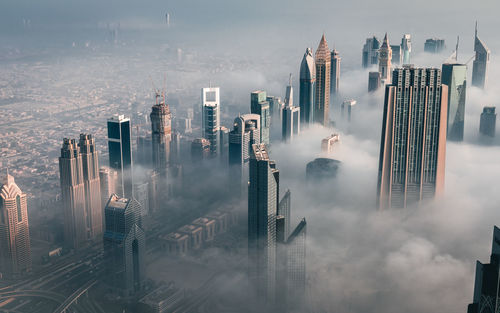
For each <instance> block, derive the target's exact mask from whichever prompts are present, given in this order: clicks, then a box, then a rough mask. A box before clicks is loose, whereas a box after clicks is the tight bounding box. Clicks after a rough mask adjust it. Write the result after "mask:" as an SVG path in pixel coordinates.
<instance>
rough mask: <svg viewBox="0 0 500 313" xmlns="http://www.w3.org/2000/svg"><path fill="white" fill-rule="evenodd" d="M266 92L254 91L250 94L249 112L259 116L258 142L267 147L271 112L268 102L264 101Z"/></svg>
mask: <svg viewBox="0 0 500 313" xmlns="http://www.w3.org/2000/svg"><path fill="white" fill-rule="evenodd" d="M266 98H267V97H266V92H265V91H262V90H258V91H254V92H252V93H251V94H250V112H251V113H252V114H259V115H260V142H262V143H265V144H266V145H269V143H270V141H269V133H270V128H271V112H270V109H269V102H267V100H266Z"/></svg>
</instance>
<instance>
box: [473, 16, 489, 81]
mask: <svg viewBox="0 0 500 313" xmlns="http://www.w3.org/2000/svg"><path fill="white" fill-rule="evenodd" d="M474 51H475V52H476V57H475V59H474V63H473V64H472V86H476V87H479V88H485V87H486V83H487V81H488V66H489V64H490V49H488V47H487V46H486V44H485V43H484V42H483V41H482V40H481V39H479V37H478V36H477V22H476V31H475V36H474Z"/></svg>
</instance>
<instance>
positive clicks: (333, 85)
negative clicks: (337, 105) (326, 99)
mask: <svg viewBox="0 0 500 313" xmlns="http://www.w3.org/2000/svg"><path fill="white" fill-rule="evenodd" d="M340 60H341V57H340V54H339V52H338V51H337V50H335V49H333V50H332V52H331V66H332V68H331V70H330V74H331V78H330V93H331V94H332V95H336V94H338V92H339V87H340Z"/></svg>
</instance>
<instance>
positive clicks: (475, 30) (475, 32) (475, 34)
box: [474, 21, 477, 38]
mask: <svg viewBox="0 0 500 313" xmlns="http://www.w3.org/2000/svg"><path fill="white" fill-rule="evenodd" d="M474 36H475V37H476V38H477V21H476V28H475V29H474Z"/></svg>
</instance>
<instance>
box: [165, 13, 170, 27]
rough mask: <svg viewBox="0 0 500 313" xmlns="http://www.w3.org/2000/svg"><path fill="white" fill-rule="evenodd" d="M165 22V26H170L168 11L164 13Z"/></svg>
mask: <svg viewBox="0 0 500 313" xmlns="http://www.w3.org/2000/svg"><path fill="white" fill-rule="evenodd" d="M165 22H166V23H167V28H170V13H168V12H167V14H165Z"/></svg>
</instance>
